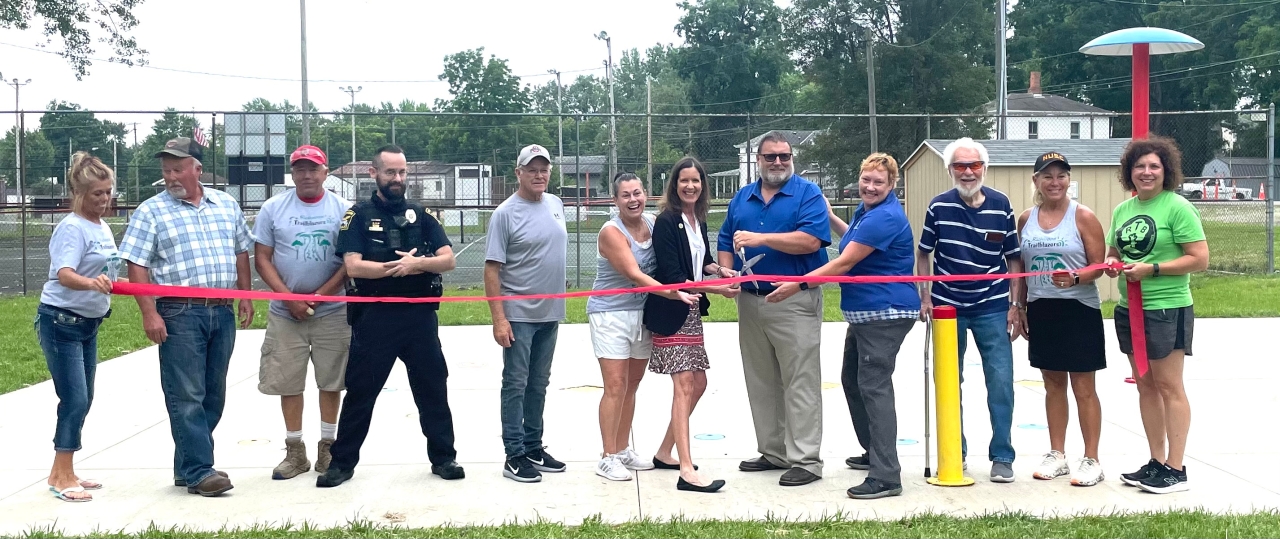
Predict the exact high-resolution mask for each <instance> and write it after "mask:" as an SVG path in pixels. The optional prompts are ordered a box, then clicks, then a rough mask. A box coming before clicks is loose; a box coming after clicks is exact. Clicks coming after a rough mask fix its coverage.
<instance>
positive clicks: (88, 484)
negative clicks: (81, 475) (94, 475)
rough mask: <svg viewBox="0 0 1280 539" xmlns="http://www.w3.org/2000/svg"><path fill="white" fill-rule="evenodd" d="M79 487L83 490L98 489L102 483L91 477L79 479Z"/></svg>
mask: <svg viewBox="0 0 1280 539" xmlns="http://www.w3.org/2000/svg"><path fill="white" fill-rule="evenodd" d="M80 487H81V488H83V489H85V490H100V489H101V488H102V487H103V485H102V483H99V482H97V481H95V480H93V479H81V480H80Z"/></svg>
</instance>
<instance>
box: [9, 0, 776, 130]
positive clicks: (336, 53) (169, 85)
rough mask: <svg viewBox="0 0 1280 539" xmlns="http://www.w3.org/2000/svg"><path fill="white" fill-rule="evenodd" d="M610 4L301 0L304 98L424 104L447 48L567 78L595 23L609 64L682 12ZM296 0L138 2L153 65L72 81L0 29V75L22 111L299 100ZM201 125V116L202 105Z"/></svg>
mask: <svg viewBox="0 0 1280 539" xmlns="http://www.w3.org/2000/svg"><path fill="white" fill-rule="evenodd" d="M780 4H782V2H780ZM614 5H615V4H614V2H601V1H598V0H543V1H538V2H517V1H514V0H465V1H457V2H446V1H440V0H431V1H409V0H307V57H308V62H307V64H308V65H307V75H308V78H309V79H310V81H311V83H310V85H309V98H310V100H311V102H312V103H313V104H314V105H315V106H316V107H317V108H318V109H319V110H321V111H332V110H337V109H340V108H342V107H344V106H346V105H348V104H349V103H350V97H349V96H348V95H347V94H346V93H344V92H342V91H339V89H338V87H339V85H340V84H341V85H342V86H343V87H345V86H347V85H351V86H357V85H360V86H364V91H362V92H360V93H359V94H357V95H356V99H357V101H358V102H364V103H376V102H382V101H392V102H399V101H400V100H401V99H405V98H409V99H413V100H415V101H419V102H428V103H430V102H433V100H434V99H436V98H442V97H446V96H447V91H448V87H447V85H446V84H444V83H443V82H439V81H437V78H438V76H439V74H440V73H441V71H442V60H443V58H444V56H445V55H447V54H452V53H455V52H458V51H462V50H466V49H471V48H476V47H484V48H485V52H486V53H488V54H495V55H497V56H498V57H499V58H505V59H507V60H508V61H509V62H510V66H511V69H512V71H514V72H515V74H516V75H521V76H525V77H524V81H525V82H527V83H532V84H535V85H538V84H543V83H545V82H546V81H547V80H548V78H549V77H551V76H550V75H547V74H546V71H547V70H548V69H559V70H560V71H562V72H564V75H563V77H564V82H565V83H566V84H568V83H569V82H570V81H571V80H572V79H573V78H574V77H576V76H577V75H578V74H579V72H580V73H594V74H596V75H601V76H602V75H603V74H604V70H603V65H602V62H603V61H604V59H605V56H606V50H605V44H604V42H603V41H598V40H596V39H595V37H594V35H595V34H596V33H597V32H599V31H601V30H605V31H607V32H608V33H609V35H610V36H611V37H612V39H613V51H614V61H615V62H616V61H617V60H618V59H619V58H620V57H621V52H622V51H623V50H625V49H631V48H639V49H641V50H644V49H645V48H648V47H650V46H652V45H654V44H656V43H676V42H679V38H678V37H677V36H676V34H675V31H674V30H673V28H674V27H675V24H676V21H677V20H678V19H679V17H680V15H681V10H680V8H679V7H677V5H676V0H634V1H631V2H627V3H625V4H621V5H620V7H617V8H615V7H613V6H614ZM606 6H609V7H606ZM191 8H195V9H191ZM298 8H299V3H298V2H296V1H293V0H218V1H217V2H204V3H194V4H193V3H188V2H178V1H176V0H147V1H146V2H145V3H143V4H142V6H141V7H140V8H139V9H137V10H136V16H137V18H138V20H139V21H140V24H139V25H138V27H137V29H136V30H135V31H134V33H133V35H134V36H135V37H136V38H137V40H138V43H139V44H140V45H141V47H142V48H144V49H146V50H147V51H148V55H147V60H148V62H149V63H150V66H151V67H132V68H130V67H125V66H122V65H118V64H111V63H108V62H105V61H95V62H94V65H93V66H92V67H91V68H90V74H89V75H88V76H86V77H85V78H84V80H83V81H77V80H76V79H75V75H74V72H73V70H72V68H71V66H70V64H68V63H67V62H66V61H65V60H64V59H63V58H61V57H59V56H56V55H54V54H50V53H49V52H47V51H49V50H57V48H58V47H60V41H59V40H56V39H55V40H54V41H53V42H52V43H50V45H49V47H48V48H47V49H45V51H38V50H28V49H29V48H38V47H39V46H40V45H41V44H42V43H43V42H44V38H43V36H41V35H40V33H39V32H38V31H35V30H32V31H29V32H19V31H16V30H0V73H3V74H4V77H5V79H6V80H11V79H13V78H14V77H18V78H20V79H24V80H25V79H27V78H30V79H32V82H31V84H30V85H28V86H23V87H22V96H21V97H22V104H21V105H22V108H23V109H24V110H42V109H43V108H44V107H45V105H46V104H47V103H48V102H49V101H50V100H53V99H61V100H65V101H70V102H73V103H78V104H80V105H81V106H82V107H85V108H88V109H90V110H163V109H164V108H165V107H174V108H177V109H178V110H239V109H240V107H241V105H243V104H244V103H246V102H248V101H249V100H251V99H253V98H256V97H265V98H268V99H270V100H271V101H273V102H280V101H281V100H283V99H288V100H289V101H290V102H293V103H300V102H301V100H302V99H301V93H302V91H301V83H300V82H299V79H300V78H301V72H300V50H299V31H300V28H299V9H298ZM19 47H23V48H19ZM97 48H98V52H97V54H96V55H95V56H98V57H102V58H105V57H107V56H108V51H107V50H105V48H104V47H101V46H99V47H97ZM158 68H163V69H158ZM164 69H185V70H191V71H202V72H207V73H214V74H217V75H199V74H192V73H180V72H174V71H165V70H164ZM571 71H573V73H570V72H571ZM246 77H261V78H269V79H282V80H261V79H254V78H246ZM339 81H341V82H339ZM378 81H414V82H378ZM11 92H12V89H11V88H8V87H0V103H3V104H2V105H0V110H12V99H13V94H12V93H11ZM99 117H100V118H107V119H111V120H113V121H120V122H126V123H129V122H139V125H138V128H139V130H140V131H141V136H145V134H146V133H147V131H148V130H149V127H150V125H151V122H152V121H153V120H154V119H155V116H154V115H149V116H148V115H137V114H132V115H123V114H113V115H100V116H99ZM13 122H14V118H13V115H12V114H0V129H3V130H8V129H10V128H11V127H12V125H13ZM26 122H27V126H28V129H31V128H32V126H33V125H35V124H36V122H38V117H35V116H28V118H27V120H26ZM201 124H202V125H204V126H205V127H208V117H207V116H202V117H201Z"/></svg>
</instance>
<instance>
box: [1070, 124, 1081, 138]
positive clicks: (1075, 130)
mask: <svg viewBox="0 0 1280 539" xmlns="http://www.w3.org/2000/svg"><path fill="white" fill-rule="evenodd" d="M1071 138H1080V122H1071Z"/></svg>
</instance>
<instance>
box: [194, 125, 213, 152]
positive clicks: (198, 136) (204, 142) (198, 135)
mask: <svg viewBox="0 0 1280 539" xmlns="http://www.w3.org/2000/svg"><path fill="white" fill-rule="evenodd" d="M191 138H192V140H195V141H196V144H199V145H201V146H204V147H205V148H208V147H209V139H207V138H204V130H203V129H200V126H198V125H197V126H195V127H193V128H191Z"/></svg>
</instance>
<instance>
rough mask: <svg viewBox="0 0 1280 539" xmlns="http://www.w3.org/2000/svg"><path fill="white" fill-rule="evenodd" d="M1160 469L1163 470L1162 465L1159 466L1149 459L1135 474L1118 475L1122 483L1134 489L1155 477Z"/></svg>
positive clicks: (1158, 463)
mask: <svg viewBox="0 0 1280 539" xmlns="http://www.w3.org/2000/svg"><path fill="white" fill-rule="evenodd" d="M1161 468H1164V465H1163V464H1160V461H1158V460H1156V459H1151V460H1150V461H1148V462H1147V463H1146V464H1143V465H1142V467H1141V468H1138V471H1136V472H1133V473H1126V474H1120V480H1121V481H1124V484H1126V485H1129V486H1131V487H1136V486H1138V485H1140V484H1142V482H1143V481H1146V480H1148V479H1151V478H1152V477H1155V476H1156V473H1157V472H1159V471H1160V469H1161Z"/></svg>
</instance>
